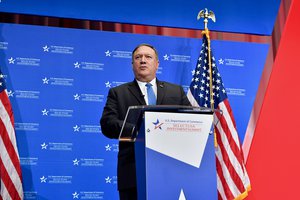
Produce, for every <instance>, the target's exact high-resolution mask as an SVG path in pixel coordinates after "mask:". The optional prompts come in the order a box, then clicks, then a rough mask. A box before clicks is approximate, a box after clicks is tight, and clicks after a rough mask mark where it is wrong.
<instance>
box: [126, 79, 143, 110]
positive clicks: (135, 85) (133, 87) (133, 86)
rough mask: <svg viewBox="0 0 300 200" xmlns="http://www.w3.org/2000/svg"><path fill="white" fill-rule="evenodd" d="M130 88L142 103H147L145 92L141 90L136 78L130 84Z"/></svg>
mask: <svg viewBox="0 0 300 200" xmlns="http://www.w3.org/2000/svg"><path fill="white" fill-rule="evenodd" d="M128 90H129V91H130V92H131V94H132V95H133V96H134V97H135V98H136V99H137V100H138V102H139V103H140V104H141V105H146V102H145V99H144V96H143V93H142V92H141V90H140V87H139V85H138V83H137V82H136V81H135V80H134V81H132V82H131V83H129V85H128Z"/></svg>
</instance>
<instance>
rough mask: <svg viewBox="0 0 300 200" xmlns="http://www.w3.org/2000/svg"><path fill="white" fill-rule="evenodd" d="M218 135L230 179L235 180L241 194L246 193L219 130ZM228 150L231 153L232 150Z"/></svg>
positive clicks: (219, 145) (219, 146)
mask: <svg viewBox="0 0 300 200" xmlns="http://www.w3.org/2000/svg"><path fill="white" fill-rule="evenodd" d="M216 133H217V142H218V148H220V152H221V154H222V157H223V162H224V164H225V166H226V167H227V169H228V171H229V174H230V177H231V179H232V180H233V182H234V184H235V185H236V187H237V188H238V190H239V191H240V193H242V192H243V191H245V187H244V184H243V181H242V180H241V178H240V176H239V174H238V173H237V171H236V170H235V167H234V166H233V165H232V163H231V161H230V159H229V155H228V154H227V151H226V149H225V147H224V145H223V142H222V141H221V137H220V133H219V131H218V129H216ZM227 150H228V151H231V149H230V148H227ZM241 168H242V167H241Z"/></svg>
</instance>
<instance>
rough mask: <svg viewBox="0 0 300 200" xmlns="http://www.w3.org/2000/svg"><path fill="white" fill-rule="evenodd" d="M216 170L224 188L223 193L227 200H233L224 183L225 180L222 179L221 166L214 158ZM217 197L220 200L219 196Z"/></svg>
mask: <svg viewBox="0 0 300 200" xmlns="http://www.w3.org/2000/svg"><path fill="white" fill-rule="evenodd" d="M216 169H217V174H218V176H219V179H220V180H221V183H222V186H223V188H224V192H225V195H226V197H227V199H234V196H233V194H232V192H231V190H230V188H229V186H228V184H227V182H226V179H225V177H224V174H223V171H222V166H221V163H220V161H219V159H218V158H216ZM218 196H219V197H220V198H218V199H222V197H221V195H218Z"/></svg>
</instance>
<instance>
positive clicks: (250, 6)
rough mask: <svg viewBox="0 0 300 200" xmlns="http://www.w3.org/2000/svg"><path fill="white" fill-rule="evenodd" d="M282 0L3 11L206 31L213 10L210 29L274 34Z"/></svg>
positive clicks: (17, 4)
mask: <svg viewBox="0 0 300 200" xmlns="http://www.w3.org/2000/svg"><path fill="white" fill-rule="evenodd" d="M279 4H280V0H263V1H261V0H243V1H236V0H222V1H219V0H201V1H199V0H189V1H185V0H176V1H174V0H163V1H161V0H152V1H149V2H145V1H144V2H141V1H137V0H131V1H122V0H114V1H99V0H98V1H97V0H93V1H70V0H43V1H40V0H26V1H19V0H2V1H0V11H1V12H11V13H22V14H33V15H43V16H55V17H65V18H76V19H91V20H101V21H109V22H120V23H132V24H146V25H155V26H164V27H166V26H167V27H180V28H189V29H204V26H203V19H202V20H201V21H197V19H196V18H197V15H198V12H199V11H200V10H202V9H204V8H208V9H209V10H212V11H213V12H214V13H215V14H216V17H217V22H218V23H213V22H209V28H210V30H214V31H222V32H238V33H252V34H260V35H271V34H272V31H273V27H274V22H275V19H276V16H277V12H278V8H279Z"/></svg>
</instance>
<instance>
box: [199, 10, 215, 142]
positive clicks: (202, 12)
mask: <svg viewBox="0 0 300 200" xmlns="http://www.w3.org/2000/svg"><path fill="white" fill-rule="evenodd" d="M200 18H204V20H203V22H204V30H203V31H202V32H201V34H202V35H205V36H206V38H207V48H208V66H209V90H210V108H211V110H212V111H213V112H214V110H215V101H214V95H213V78H212V66H211V48H210V37H209V30H208V28H207V24H208V19H211V20H212V21H213V22H216V16H215V14H214V13H213V11H211V10H210V11H209V12H208V10H207V8H205V9H204V10H200V11H199V13H198V16H197V20H199V19H200ZM214 143H215V147H217V146H218V143H217V134H216V132H215V130H214Z"/></svg>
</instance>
